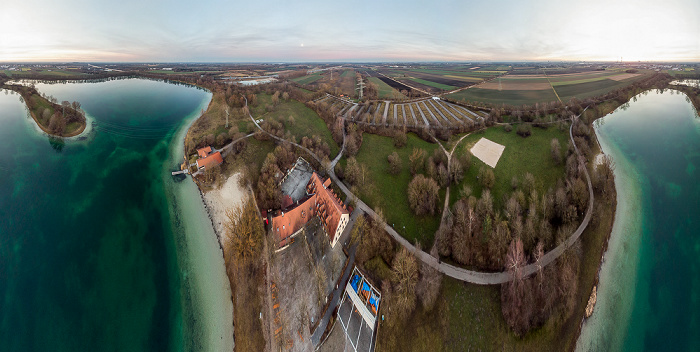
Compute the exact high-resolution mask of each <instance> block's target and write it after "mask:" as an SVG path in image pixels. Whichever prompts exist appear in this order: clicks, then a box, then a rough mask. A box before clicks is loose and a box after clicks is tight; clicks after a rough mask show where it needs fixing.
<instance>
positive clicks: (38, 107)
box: [0, 81, 87, 138]
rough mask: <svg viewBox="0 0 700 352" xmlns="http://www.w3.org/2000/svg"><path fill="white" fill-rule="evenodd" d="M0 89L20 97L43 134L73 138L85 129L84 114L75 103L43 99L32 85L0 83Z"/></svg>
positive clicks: (77, 103) (50, 98) (49, 98)
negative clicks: (10, 91)
mask: <svg viewBox="0 0 700 352" xmlns="http://www.w3.org/2000/svg"><path fill="white" fill-rule="evenodd" d="M0 88H4V89H8V90H12V91H14V92H17V93H18V94H19V95H20V96H21V98H22V99H21V100H22V101H23V102H24V103H25V105H26V106H27V110H29V114H30V115H31V117H32V119H33V120H34V122H35V123H36V124H37V126H39V128H40V129H41V130H42V131H44V133H46V134H48V135H50V136H54V137H64V138H68V137H75V136H78V135H80V134H81V133H83V131H85V129H86V127H87V119H86V118H85V112H84V111H83V110H82V109H81V106H80V103H79V102H77V101H74V102H72V103H71V102H69V101H63V102H61V104H58V101H57V100H56V99H55V98H53V97H44V96H43V95H41V93H39V91H37V90H36V88H35V87H34V85H33V84H31V85H29V86H25V85H17V84H6V83H5V82H4V81H3V82H0Z"/></svg>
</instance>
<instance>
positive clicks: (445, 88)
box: [411, 78, 457, 90]
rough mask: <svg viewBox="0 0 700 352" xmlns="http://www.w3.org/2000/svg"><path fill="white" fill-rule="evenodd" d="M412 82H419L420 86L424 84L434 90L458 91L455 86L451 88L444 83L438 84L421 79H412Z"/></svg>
mask: <svg viewBox="0 0 700 352" xmlns="http://www.w3.org/2000/svg"><path fill="white" fill-rule="evenodd" d="M411 80H412V81H414V82H418V83H420V84H424V85H426V86H431V87H433V88H437V89H441V90H453V89H457V87H455V86H450V85H447V84H442V83H437V82H432V81H427V80H424V79H421V78H411Z"/></svg>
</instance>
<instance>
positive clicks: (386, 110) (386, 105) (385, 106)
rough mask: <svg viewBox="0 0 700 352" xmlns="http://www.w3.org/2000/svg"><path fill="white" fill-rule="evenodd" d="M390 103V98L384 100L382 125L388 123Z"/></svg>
mask: <svg viewBox="0 0 700 352" xmlns="http://www.w3.org/2000/svg"><path fill="white" fill-rule="evenodd" d="M390 103H391V102H390V101H388V100H386V101H384V114H383V115H382V126H385V125H386V117H387V114H389V104H390Z"/></svg>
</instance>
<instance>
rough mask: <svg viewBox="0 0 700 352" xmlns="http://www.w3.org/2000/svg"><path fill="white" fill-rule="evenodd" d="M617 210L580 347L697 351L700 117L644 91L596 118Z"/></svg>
mask: <svg viewBox="0 0 700 352" xmlns="http://www.w3.org/2000/svg"><path fill="white" fill-rule="evenodd" d="M596 132H597V134H598V137H599V139H600V142H601V145H602V147H603V150H604V152H605V153H607V154H609V155H611V156H612V157H613V160H614V161H615V164H616V170H615V185H616V187H617V191H618V209H617V214H616V219H615V224H614V226H613V231H612V235H611V238H610V244H609V247H608V251H607V252H606V254H605V261H604V264H603V265H602V268H601V272H600V285H599V287H598V302H597V304H596V307H595V312H594V314H593V316H592V317H591V318H590V319H588V320H587V321H586V323H585V324H584V326H583V329H582V332H581V337H580V338H579V341H578V344H577V350H581V351H699V350H700V333H699V332H700V118H698V115H697V113H696V111H695V109H694V108H693V105H692V104H691V103H690V102H689V101H688V100H687V98H686V96H685V95H683V94H681V93H678V92H677V91H673V90H666V91H665V92H663V93H662V92H659V91H648V92H646V93H643V94H641V95H638V96H637V97H635V99H633V101H631V102H630V103H629V104H628V105H626V106H623V107H621V108H619V109H618V110H616V111H615V112H613V113H612V114H610V115H608V116H606V117H604V118H602V119H599V120H598V121H597V122H596Z"/></svg>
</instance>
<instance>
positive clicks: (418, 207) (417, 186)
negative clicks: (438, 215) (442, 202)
mask: <svg viewBox="0 0 700 352" xmlns="http://www.w3.org/2000/svg"><path fill="white" fill-rule="evenodd" d="M438 192H439V187H438V185H437V182H435V180H433V179H431V178H426V177H425V176H423V175H417V176H415V177H414V178H413V180H411V182H410V183H409V184H408V203H409V205H410V206H411V209H412V210H413V212H414V213H416V215H426V214H430V215H434V214H435V206H436V203H437V200H438Z"/></svg>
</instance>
